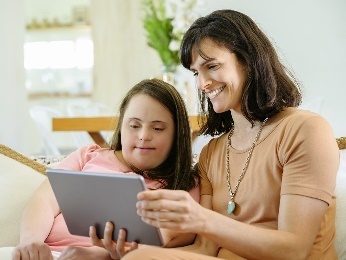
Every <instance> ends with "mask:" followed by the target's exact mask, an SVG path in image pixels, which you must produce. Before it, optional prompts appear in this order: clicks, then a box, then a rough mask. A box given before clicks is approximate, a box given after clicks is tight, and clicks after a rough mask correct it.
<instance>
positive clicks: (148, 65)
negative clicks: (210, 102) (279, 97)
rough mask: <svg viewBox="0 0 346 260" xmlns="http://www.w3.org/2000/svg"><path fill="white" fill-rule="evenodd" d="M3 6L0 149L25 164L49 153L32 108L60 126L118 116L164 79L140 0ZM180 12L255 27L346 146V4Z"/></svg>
mask: <svg viewBox="0 0 346 260" xmlns="http://www.w3.org/2000/svg"><path fill="white" fill-rule="evenodd" d="M167 1H169V0H167ZM184 2H194V5H193V6H192V7H191V6H190V7H187V6H186V3H185V4H184ZM0 4H1V8H0V17H2V22H1V23H0V35H1V39H2V40H1V41H0V57H1V59H0V91H1V92H0V143H2V144H5V145H7V146H10V147H12V148H14V149H16V150H18V151H20V152H22V153H24V154H27V155H34V154H44V153H48V152H47V151H46V150H45V144H44V141H43V140H42V131H41V130H42V128H43V126H42V127H40V126H38V124H37V123H35V120H33V117H34V116H33V113H34V112H32V111H33V110H34V109H33V108H34V107H37V106H41V107H42V106H44V107H49V108H52V110H54V113H56V114H54V116H67V115H96V114H97V115H116V113H117V108H118V105H119V103H120V101H121V99H122V97H123V96H124V94H125V93H126V92H127V91H128V89H129V88H131V87H132V86H133V85H134V84H135V83H137V82H139V81H140V80H142V79H144V78H149V77H156V76H158V75H163V73H164V72H163V67H164V65H165V64H164V62H163V61H162V60H161V59H160V56H159V55H158V52H157V50H155V49H153V48H150V47H149V46H148V44H147V38H146V35H147V33H148V32H147V31H146V30H145V29H144V26H143V17H144V16H145V12H144V9H143V2H142V1H140V0H126V1H124V0H59V1H53V0H11V1H7V0H0ZM174 4H175V5H177V6H176V8H177V10H175V9H174V8H173V9H172V10H168V13H167V15H172V16H174V17H180V16H178V15H177V14H176V13H174V12H180V13H184V11H185V12H187V13H190V15H191V17H190V18H192V17H193V18H194V17H195V16H199V15H204V14H208V13H210V12H211V11H213V10H216V9H224V8H228V9H235V10H238V11H241V12H244V13H246V14H247V15H249V16H250V17H252V18H253V19H254V20H255V21H256V22H257V23H258V24H259V26H260V27H261V28H262V29H263V30H264V31H265V32H266V33H267V35H268V36H269V37H270V38H271V39H272V41H273V42H274V44H275V46H276V48H277V51H278V52H279V54H280V57H281V59H282V60H283V62H284V63H285V65H286V66H287V67H289V68H291V69H292V70H293V72H294V73H295V75H296V76H297V77H298V79H299V80H300V81H301V83H302V86H303V89H302V90H303V95H304V100H303V104H302V107H303V108H306V109H309V110H312V111H314V112H316V113H319V114H321V115H322V116H324V117H325V118H326V119H327V120H328V121H329V122H330V124H331V125H332V127H333V130H334V134H335V136H336V137H340V136H346V120H344V118H345V115H344V114H343V112H344V111H346V102H345V97H346V85H345V80H344V75H345V73H346V62H345V60H346V47H345V46H346V27H345V24H346V16H345V15H344V13H345V11H346V1H344V0H329V1H325V0H314V1H298V0H292V1H277V0H264V1H258V0H246V1H244V0H213V1H207V0H205V1H202V0H200V1H187V0H185V1H183V0H181V1H178V0H176V1H175V3H174ZM188 8H190V9H188ZM184 9H185V10H184ZM187 9H188V10H187ZM172 12H173V13H172ZM192 14H194V15H192ZM181 19H183V18H181ZM177 20H179V19H177ZM187 21H188V19H187ZM176 22H177V21H176ZM178 22H179V21H178ZM185 22H186V21H185ZM173 25H174V26H181V25H179V23H178V24H177V23H173ZM174 26H173V27H174ZM170 47H172V46H170ZM172 48H173V47H172ZM174 77H175V83H176V87H177V88H178V90H179V91H180V92H181V93H182V95H183V96H184V98H185V100H186V102H187V106H188V109H189V113H190V114H195V113H196V96H195V95H196V91H195V89H194V84H193V79H192V74H191V73H189V72H188V71H186V70H185V69H183V68H182V67H181V66H177V67H176V68H175V69H174ZM101 106H102V108H100V107H101ZM92 108H94V110H93V109H92ZM87 110H88V111H87ZM30 111H31V112H30ZM30 113H31V114H30ZM44 120H45V119H43V117H40V119H39V121H41V122H43V121H44ZM47 122H48V124H50V121H49V120H48V121H47ZM54 135H55V136H54V142H55V144H56V146H57V147H58V149H60V151H61V152H62V153H69V152H70V151H72V150H74V149H75V148H76V147H77V146H78V144H77V143H76V142H75V139H74V136H73V133H65V132H59V133H54Z"/></svg>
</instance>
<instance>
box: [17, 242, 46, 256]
mask: <svg viewBox="0 0 346 260" xmlns="http://www.w3.org/2000/svg"><path fill="white" fill-rule="evenodd" d="M12 259H13V260H29V259H35V260H36V259H37V260H40V259H42V260H47V259H53V255H52V252H51V251H50V248H49V246H48V245H47V244H45V243H44V242H30V243H26V244H25V243H21V244H19V245H18V246H16V247H15V248H14V250H13V254H12Z"/></svg>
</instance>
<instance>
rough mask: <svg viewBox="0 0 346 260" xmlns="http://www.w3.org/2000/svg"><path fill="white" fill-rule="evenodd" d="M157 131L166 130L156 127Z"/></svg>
mask: <svg viewBox="0 0 346 260" xmlns="http://www.w3.org/2000/svg"><path fill="white" fill-rule="evenodd" d="M153 129H154V130H155V131H163V130H164V128H160V127H154V128H153Z"/></svg>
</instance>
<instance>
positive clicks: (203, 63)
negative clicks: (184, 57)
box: [190, 58, 216, 70]
mask: <svg viewBox="0 0 346 260" xmlns="http://www.w3.org/2000/svg"><path fill="white" fill-rule="evenodd" d="M215 60H216V59H215V58H212V59H209V60H204V62H202V64H201V65H200V66H199V67H203V66H204V65H205V64H207V63H208V62H211V61H215ZM190 70H195V69H194V68H193V67H190Z"/></svg>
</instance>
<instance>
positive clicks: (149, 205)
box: [137, 190, 328, 259]
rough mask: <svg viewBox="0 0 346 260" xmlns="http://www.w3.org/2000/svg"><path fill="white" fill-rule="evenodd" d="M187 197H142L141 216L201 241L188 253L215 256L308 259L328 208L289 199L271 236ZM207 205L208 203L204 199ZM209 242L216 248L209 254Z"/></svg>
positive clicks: (315, 202) (164, 192) (163, 193)
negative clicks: (223, 251) (228, 253)
mask: <svg viewBox="0 0 346 260" xmlns="http://www.w3.org/2000/svg"><path fill="white" fill-rule="evenodd" d="M187 195H188V194H187V193H184V192H180V191H168V190H157V191H150V192H142V193H140V194H139V195H138V198H139V200H140V202H139V203H138V204H137V209H138V213H139V215H141V216H142V219H143V220H144V221H145V222H146V223H148V224H150V225H153V226H156V227H163V228H169V229H174V230H179V231H181V232H195V233H197V234H198V235H199V236H201V238H198V239H196V243H195V244H194V245H193V246H191V247H185V249H186V250H190V249H191V250H193V251H197V252H199V253H205V252H213V251H215V250H216V248H215V245H219V246H220V247H223V248H226V249H228V250H230V251H232V252H233V253H236V254H238V255H240V256H242V257H245V258H262V259H278V258H280V259H285V258H286V259H305V258H306V256H307V254H308V253H309V250H310V248H311V246H312V244H313V242H314V240H315V238H316V235H317V232H318V229H319V227H320V225H321V221H322V218H323V216H324V214H325V212H326V209H327V207H328V205H327V203H325V202H323V201H321V200H318V199H313V198H309V197H304V196H299V195H284V196H282V198H281V202H280V214H279V222H278V223H279V224H278V225H279V226H278V230H268V229H264V228H260V227H255V226H252V225H248V224H244V223H241V222H238V221H235V220H233V219H231V218H227V217H225V216H223V215H221V214H219V213H217V212H214V211H212V210H210V209H208V208H204V207H202V206H200V205H199V204H198V203H196V202H195V201H193V200H191V199H190V198H189V196H187ZM202 197H204V196H202ZM202 203H203V204H204V203H206V202H205V199H203V200H201V204H202ZM210 203H211V202H210ZM203 204H202V205H203ZM161 219H164V220H165V221H161ZM307 220H308V224H307ZM205 239H207V240H205ZM208 240H210V241H213V242H214V244H212V245H211V246H210V248H209V245H210V243H209V242H208ZM198 243H199V244H198ZM268 248H270V250H268ZM207 254H209V253H207Z"/></svg>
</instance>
